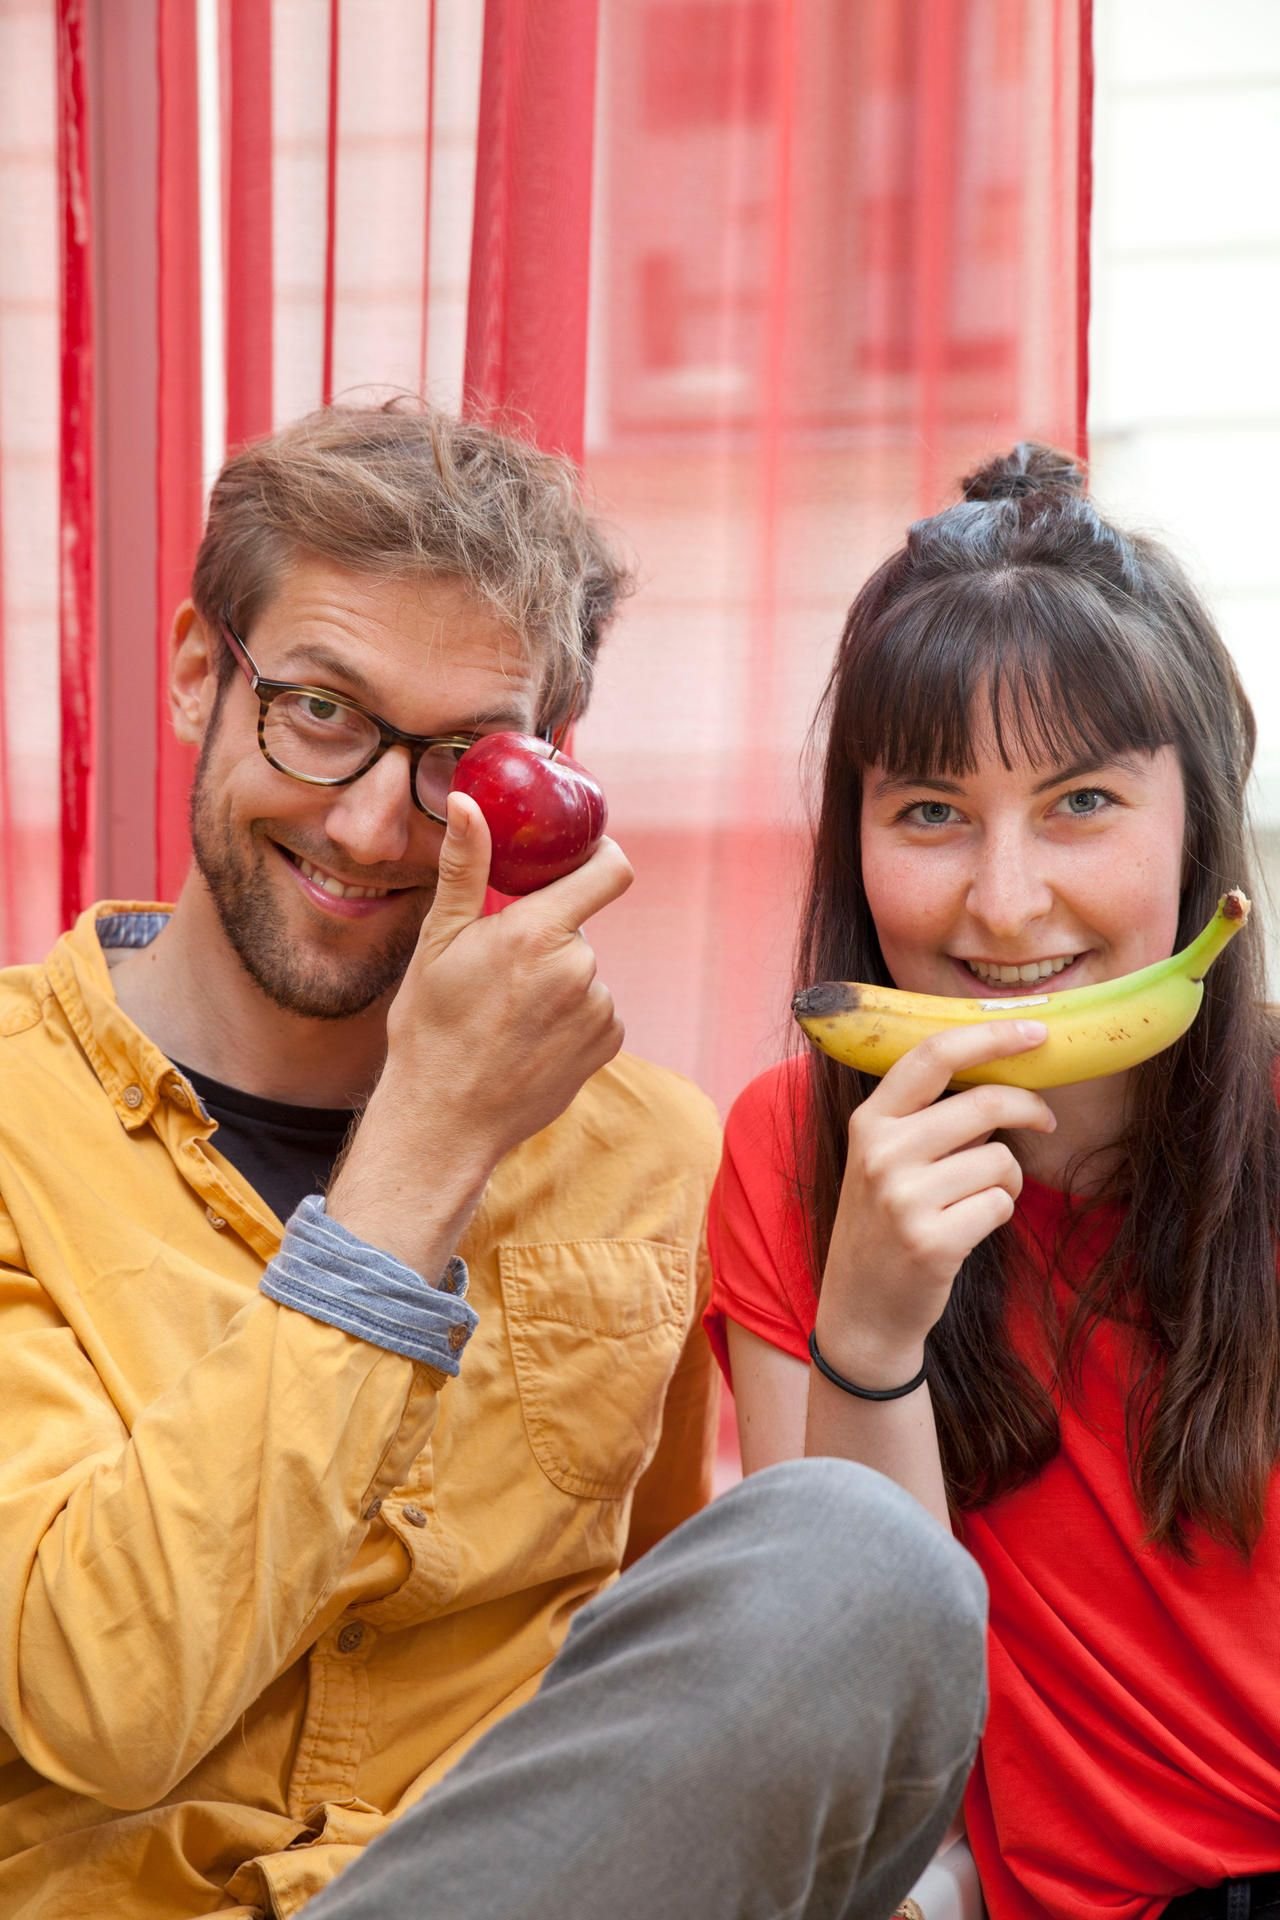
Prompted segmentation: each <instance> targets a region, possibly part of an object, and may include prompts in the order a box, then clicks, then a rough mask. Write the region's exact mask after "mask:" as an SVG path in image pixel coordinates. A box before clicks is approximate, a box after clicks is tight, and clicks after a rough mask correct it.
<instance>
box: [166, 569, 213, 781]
mask: <svg viewBox="0 0 1280 1920" xmlns="http://www.w3.org/2000/svg"><path fill="white" fill-rule="evenodd" d="M221 646H222V642H221V640H220V638H219V636H218V635H217V634H216V633H213V632H211V631H210V629H209V628H208V627H207V626H206V625H205V622H204V621H203V620H202V619H201V617H200V615H199V613H198V612H197V611H196V608H195V605H194V603H193V602H192V601H190V600H184V601H183V603H182V605H181V606H180V607H179V608H178V611H177V612H176V613H175V614H174V616H173V626H172V628H171V630H170V634H169V712H170V714H171V715H172V717H173V730H174V732H175V733H176V734H177V736H178V738H179V740H182V741H185V742H186V743H187V744H188V745H190V746H193V747H198V746H199V745H200V743H201V741H202V740H203V739H204V734H205V728H206V727H207V726H208V724H209V719H210V716H211V714H212V713H213V710H214V707H215V706H216V705H217V701H218V666H219V659H218V654H219V651H220V649H221Z"/></svg>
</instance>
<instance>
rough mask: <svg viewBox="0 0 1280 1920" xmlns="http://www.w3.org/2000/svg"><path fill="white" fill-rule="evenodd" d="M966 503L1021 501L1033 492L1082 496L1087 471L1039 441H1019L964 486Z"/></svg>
mask: <svg viewBox="0 0 1280 1920" xmlns="http://www.w3.org/2000/svg"><path fill="white" fill-rule="evenodd" d="M960 487H961V492H962V494H963V496H964V498H965V499H966V500H1021V499H1023V498H1024V497H1025V496H1026V495H1027V494H1029V493H1044V494H1082V493H1083V492H1084V490H1085V476H1084V468H1083V467H1082V466H1081V464H1080V462H1079V461H1078V460H1077V459H1075V458H1074V456H1073V455H1072V454H1069V453H1062V452H1060V451H1059V450H1058V448H1057V447H1046V446H1042V445H1041V444H1040V443H1039V441H1036V440H1019V442H1018V444H1017V446H1016V447H1014V448H1013V449H1012V451H1011V452H1009V453H1002V454H1000V455H999V456H998V457H997V458H996V459H994V460H988V462H987V464H986V466H985V467H979V468H978V470H977V472H976V473H971V474H970V475H969V476H968V478H967V479H965V480H962V481H961V483H960Z"/></svg>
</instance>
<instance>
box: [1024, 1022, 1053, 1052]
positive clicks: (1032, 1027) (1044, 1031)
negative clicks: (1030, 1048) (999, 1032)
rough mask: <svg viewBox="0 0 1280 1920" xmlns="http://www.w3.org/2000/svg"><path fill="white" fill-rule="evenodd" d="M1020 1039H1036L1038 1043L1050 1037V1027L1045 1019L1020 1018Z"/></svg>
mask: <svg viewBox="0 0 1280 1920" xmlns="http://www.w3.org/2000/svg"><path fill="white" fill-rule="evenodd" d="M1018 1038H1019V1040H1034V1041H1035V1043H1036V1045H1037V1046H1039V1045H1040V1043H1041V1042H1042V1041H1044V1040H1047V1039H1048V1038H1049V1029H1048V1027H1046V1025H1045V1023H1044V1021H1043V1020H1019V1022H1018Z"/></svg>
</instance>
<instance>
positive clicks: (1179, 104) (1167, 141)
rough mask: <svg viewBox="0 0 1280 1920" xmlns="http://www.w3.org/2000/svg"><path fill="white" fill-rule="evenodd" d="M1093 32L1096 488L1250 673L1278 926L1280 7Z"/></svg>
mask: <svg viewBox="0 0 1280 1920" xmlns="http://www.w3.org/2000/svg"><path fill="white" fill-rule="evenodd" d="M1094 19H1095V25H1094V37H1095V55H1096V61H1097V91H1096V96H1095V132H1096V138H1095V146H1094V164H1095V189H1094V254H1093V271H1094V300H1093V325H1092V331H1091V336H1090V358H1091V364H1092V383H1091V394H1090V409H1089V424H1090V437H1091V446H1092V455H1093V483H1094V488H1095V490H1096V492H1097V493H1098V495H1099V496H1100V498H1101V500H1102V501H1103V503H1104V505H1105V506H1106V507H1108V508H1109V509H1110V510H1112V511H1113V512H1114V513H1115V515H1116V517H1117V518H1118V519H1120V520H1121V521H1122V522H1125V523H1127V524H1131V525H1141V526H1145V527H1147V528H1149V529H1151V530H1152V531H1154V532H1157V533H1160V534H1162V535H1165V536H1167V538H1168V540H1169V542H1170V544H1171V545H1172V546H1173V548H1174V549H1175V551H1176V552H1177V553H1179V554H1180V555H1181V556H1182V558H1183V559H1184V560H1185V561H1186V562H1187V564H1188V565H1189V566H1190V568H1191V570H1192V572H1193V574H1194V575H1195V577H1196V579H1197V581H1198V582H1199V584H1200V585H1201V587H1202V588H1203V589H1204V591H1205V592H1206V594H1207V595H1208V598H1209V600H1210V603H1211V604H1212V606H1213V607H1214V609H1215V611H1216V613H1217V615H1218V617H1219V620H1220V622H1221V625H1222V630H1223V633H1224V635H1225V637H1226V640H1227V642H1228V644H1229V645H1230V647H1231V648H1232V651H1233V652H1234V654H1235V656H1236V658H1237V660H1238V661H1239V663H1240V668H1241V672H1242V674H1243V676H1244V679H1245V683H1246V685H1247V687H1248V689H1249V693H1250V696H1251V698H1252V699H1253V702H1254V705H1255V708H1256V710H1257V713H1258V719H1259V722H1260V728H1261V746H1260V751H1259V758H1258V777H1257V781H1256V785H1255V816H1256V820H1257V824H1258V827H1259V829H1260V839H1261V842H1262V845H1263V849H1264V854H1265V855H1266V859H1267V866H1268V867H1269V869H1270V889H1269V890H1270V894H1271V911H1272V917H1273V919H1274V917H1275V902H1276V900H1277V899H1278V898H1280V517H1278V514H1277V508H1278V507H1280V486H1278V485H1277V480H1278V478H1280V472H1278V469H1280V0H1212V4H1210V3H1209V0H1096V5H1095V15H1094ZM1273 951H1274V949H1273ZM1275 977H1276V982H1277V989H1278V990H1280V970H1277V972H1276V975H1275Z"/></svg>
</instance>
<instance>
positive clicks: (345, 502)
mask: <svg viewBox="0 0 1280 1920" xmlns="http://www.w3.org/2000/svg"><path fill="white" fill-rule="evenodd" d="M307 554H312V555H320V556H322V557H323V558H324V559H327V560H332V561H334V562H335V563H336V564H338V565H339V566H343V567H349V568H350V569H351V570H352V572H355V573H363V574H383V575H386V576H388V577H400V578H415V577H429V578H436V579H447V580H450V581H456V582H458V583H460V584H461V585H462V586H463V587H465V588H466V589H467V590H468V591H469V592H470V593H472V594H474V595H475V597H476V599H477V600H478V601H480V602H481V603H482V604H484V605H487V606H488V607H490V608H491V609H492V610H493V612H494V613H495V614H496V615H497V616H498V618H499V619H500V620H501V621H502V622H503V624H504V625H506V626H507V627H509V628H510V630H511V631H512V633H513V634H514V635H516V636H518V637H519V638H520V639H521V640H522V641H523V642H524V644H525V645H527V646H529V647H530V648H532V649H533V651H534V653H535V655H536V656H540V657H541V658H542V659H543V660H544V662H545V674H544V680H543V685H542V690H541V710H540V712H539V715H538V720H539V724H540V725H543V726H556V725H559V724H560V723H561V722H562V721H564V720H565V719H567V718H568V717H569V716H570V715H572V714H579V713H581V712H582V711H583V709H584V708H585V706H586V704H587V700H588V698H589V696H590V692H591V683H592V678H593V674H594V670H595V662H596V654H597V652H598V649H599V646H600V640H601V636H602V634H603V632H604V629H605V627H606V626H607V625H608V623H609V620H610V619H611V617H612V615H613V613H614V611H615V609H616V607H617V604H618V601H619V599H620V598H621V596H622V595H623V594H624V593H625V592H626V591H627V588H628V585H629V582H628V577H627V573H626V570H625V569H624V567H623V566H622V565H621V563H620V562H619V561H618V560H617V559H616V558H615V557H614V555H613V554H612V553H611V552H610V550H609V548H608V546H607V544H606V542H605V540H604V538H603V536H602V534H601V531H600V529H599V527H598V526H597V525H596V523H595V522H594V520H593V519H592V518H591V516H590V515H589V514H588V513H587V511H586V510H585V508H584V506H583V504H582V500H581V497H580V494H579V488H578V477H577V474H576V472H575V470H574V468H573V467H572V465H571V464H570V462H569V461H568V460H566V459H562V458H561V457H559V456H558V455H555V454H549V453H543V452H540V451H539V449H538V448H536V447H534V446H532V445H530V444H529V443H528V442H527V441H526V440H523V439H521V438H519V437H517V436H516V435H515V434H514V433H508V432H502V431H499V430H497V429H496V428H495V427H493V426H490V425H484V424H481V423H479V422H477V421H471V420H459V419H455V418H454V417H453V416H451V415H449V414H447V413H444V412H442V411H440V410H439V409H437V408H434V407H431V406H428V405H427V404H426V403H424V402H421V401H417V400H415V399H412V398H411V397H408V396H399V397H397V398H395V399H392V400H389V401H386V402H385V403H382V404H379V405H374V406H360V405H347V404H343V405H335V406H328V407H321V408H320V409H319V410H318V411H317V412H315V413H309V414H307V415H305V417H304V418H302V419H301V420H297V421H294V422H293V423H292V424H291V425H289V426H286V427H282V428H280V430H279V431H278V432H276V433H273V434H269V435H268V436H267V437H266V438H265V439H262V440H256V441H253V442H252V443H251V444H250V445H248V446H246V447H243V448H241V449H240V450H239V451H238V452H237V453H235V454H233V455H232V456H231V458H230V459H229V460H228V461H227V463H226V465H225V466H224V467H223V469H222V472H221V474H220V475H219V476H218V480H217V483H216V485H215V486H214V489H213V495H212V498H211V499H210V502H209V517H208V522H207V525H206V527H205V532H204V538H203V540H202V541H201V543H200V550H199V553H198V554H197V556H196V564H195V573H194V576H193V579H192V586H191V593H192V599H193V600H194V602H195V605H196V607H197V609H198V611H199V613H200V615H201V617H202V618H203V619H204V620H205V621H206V622H209V623H212V624H214V625H216V624H217V623H218V622H219V621H220V620H221V619H222V618H223V617H224V615H225V616H229V617H230V619H231V621H232V624H233V625H234V626H235V627H236V629H237V631H238V632H240V633H242V634H246V635H247V634H248V633H249V632H250V630H251V629H252V627H253V623H254V620H255V619H256V618H257V616H258V615H259V614H260V613H261V612H262V610H263V608H264V607H265V606H266V605H267V603H268V602H269V601H270V599H271V597H272V595H273V594H274V592H275V591H276V589H277V587H278V586H279V584H280V581H281V579H282V576H283V575H284V573H285V572H286V570H287V569H288V567H289V565H290V563H291V562H293V561H295V560H297V559H298V558H299V557H301V556H304V555H307ZM234 670H235V669H234V661H233V660H232V658H231V655H230V653H229V652H227V653H226V655H225V658H224V659H223V661H222V662H221V663H220V673H221V674H222V675H223V677H224V681H225V678H226V677H228V676H229V675H230V674H231V673H232V672H234Z"/></svg>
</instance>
